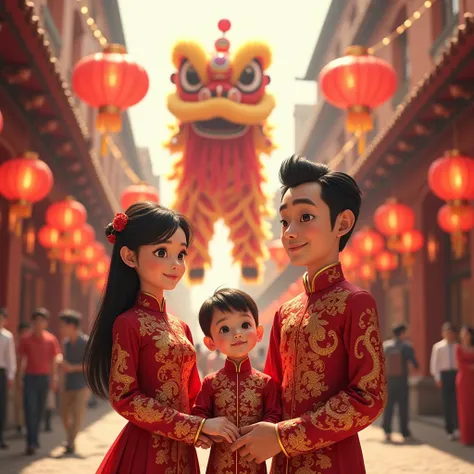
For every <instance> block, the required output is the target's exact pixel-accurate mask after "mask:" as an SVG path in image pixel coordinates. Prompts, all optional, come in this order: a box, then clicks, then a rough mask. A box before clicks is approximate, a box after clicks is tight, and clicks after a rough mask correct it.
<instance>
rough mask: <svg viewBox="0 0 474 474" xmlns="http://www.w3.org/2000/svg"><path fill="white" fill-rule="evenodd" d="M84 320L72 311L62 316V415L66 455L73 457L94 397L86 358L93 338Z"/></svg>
mask: <svg viewBox="0 0 474 474" xmlns="http://www.w3.org/2000/svg"><path fill="white" fill-rule="evenodd" d="M81 319H82V315H81V313H79V312H77V311H74V310H72V309H66V310H64V311H62V312H61V313H60V315H59V324H60V334H61V336H62V338H64V347H63V362H62V365H61V368H62V371H63V373H64V378H63V386H62V387H61V391H60V413H61V419H62V422H63V425H64V429H65V431H66V446H65V451H64V452H65V454H73V453H74V452H75V450H76V436H77V434H78V433H79V431H80V429H81V427H82V422H83V419H84V414H85V412H86V409H87V401H88V399H89V395H90V391H89V388H88V387H87V384H86V379H85V378H84V355H85V352H86V346H87V341H88V340H89V338H88V336H87V335H86V334H84V333H83V332H82V331H81V329H80V325H81Z"/></svg>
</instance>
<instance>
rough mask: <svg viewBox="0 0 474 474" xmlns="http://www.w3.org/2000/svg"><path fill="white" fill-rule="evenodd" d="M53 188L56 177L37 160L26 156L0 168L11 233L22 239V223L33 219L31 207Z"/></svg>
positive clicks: (33, 155) (0, 180)
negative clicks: (7, 204) (8, 206)
mask: <svg viewBox="0 0 474 474" xmlns="http://www.w3.org/2000/svg"><path fill="white" fill-rule="evenodd" d="M52 187H53V173H52V172H51V169H50V168H49V166H48V165H47V164H46V163H45V162H44V161H41V160H40V159H39V158H38V154H37V153H33V152H30V151H27V152H25V153H24V154H23V155H22V156H18V157H16V158H11V159H9V160H7V161H5V162H4V163H2V164H1V165H0V194H2V195H3V197H5V199H7V200H8V201H10V209H9V230H10V232H15V234H16V235H17V236H18V237H19V236H20V235H21V233H22V223H23V221H24V220H25V219H29V218H30V217H31V215H32V206H33V204H35V203H37V202H38V201H41V200H42V199H44V198H45V197H46V196H47V195H48V194H49V192H50V191H51V189H52Z"/></svg>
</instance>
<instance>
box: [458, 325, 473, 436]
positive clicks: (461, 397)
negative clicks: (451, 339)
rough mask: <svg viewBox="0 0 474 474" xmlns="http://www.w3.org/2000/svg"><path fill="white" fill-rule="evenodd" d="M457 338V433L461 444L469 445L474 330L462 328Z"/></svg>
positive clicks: (471, 422)
mask: <svg viewBox="0 0 474 474" xmlns="http://www.w3.org/2000/svg"><path fill="white" fill-rule="evenodd" d="M459 337H460V339H461V344H459V345H458V346H457V348H456V357H457V361H458V373H457V376H456V393H457V400H458V418H459V432H460V441H461V443H463V444H466V445H470V444H474V403H473V402H474V329H472V327H469V326H464V327H463V328H462V329H461V331H460V333H459Z"/></svg>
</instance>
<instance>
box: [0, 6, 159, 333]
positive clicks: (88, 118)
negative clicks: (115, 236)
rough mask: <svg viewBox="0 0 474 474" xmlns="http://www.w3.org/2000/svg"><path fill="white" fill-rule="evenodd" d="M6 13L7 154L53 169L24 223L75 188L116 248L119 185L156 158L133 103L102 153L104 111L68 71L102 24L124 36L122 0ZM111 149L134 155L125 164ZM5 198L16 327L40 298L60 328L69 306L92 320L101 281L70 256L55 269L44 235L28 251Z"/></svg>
mask: <svg viewBox="0 0 474 474" xmlns="http://www.w3.org/2000/svg"><path fill="white" fill-rule="evenodd" d="M91 18H92V19H93V20H94V21H93V22H92V21H91ZM0 22H1V29H0V110H1V112H2V114H3V118H4V129H3V131H2V133H0V163H1V162H4V161H5V160H8V159H10V158H14V157H17V156H22V155H23V154H24V153H25V152H26V151H33V152H35V153H38V155H39V158H40V159H41V160H43V161H45V162H46V163H47V164H48V165H49V167H50V168H51V170H52V172H53V175H54V187H53V189H52V191H51V192H50V194H49V195H48V196H47V197H46V198H45V199H43V200H42V201H40V202H39V203H37V204H35V205H34V206H33V215H32V217H31V219H29V220H28V221H27V222H25V227H24V228H30V227H31V228H34V229H35V230H36V231H37V230H38V229H39V228H40V227H41V226H42V225H44V223H45V211H46V209H47V207H48V206H49V205H50V204H51V203H53V202H55V201H58V200H62V199H64V198H65V197H66V196H69V195H72V196H74V198H75V199H76V200H78V201H79V202H81V203H82V204H83V205H84V206H85V207H86V209H87V212H88V223H89V224H90V225H91V226H92V227H93V228H94V229H95V232H96V239H97V241H99V242H101V243H103V244H104V245H105V246H106V249H107V252H109V253H110V244H108V242H107V240H106V239H105V235H104V228H105V226H106V225H107V224H108V223H109V222H111V220H112V219H113V216H114V214H115V212H117V211H119V210H120V206H119V197H120V194H121V192H122V191H123V190H124V188H125V187H126V186H128V185H130V184H131V183H132V180H131V176H130V170H132V172H133V176H137V177H139V178H140V179H145V177H144V170H145V169H147V167H149V166H150V164H149V163H147V161H146V159H143V158H140V156H139V154H138V152H137V149H136V146H135V142H134V138H133V133H132V129H131V126H130V121H129V118H128V115H127V114H126V113H125V114H123V127H122V132H121V133H119V134H117V135H115V136H114V137H113V140H114V148H113V150H112V149H111V150H109V151H108V152H107V154H106V155H105V156H103V157H101V156H100V137H99V135H98V133H97V132H96V130H95V126H94V123H95V119H96V111H95V110H93V109H91V108H89V107H88V106H87V105H86V104H84V103H82V102H80V101H79V99H77V98H76V97H74V95H73V93H71V85H70V81H71V72H72V70H73V67H74V65H75V64H76V63H77V61H78V60H79V59H80V58H81V57H83V56H86V55H88V54H91V53H94V52H98V51H101V49H102V47H101V44H100V43H99V41H98V40H97V38H98V37H99V35H98V34H97V30H99V32H101V34H102V35H103V37H105V38H107V39H108V41H109V42H117V43H121V44H125V40H124V34H123V30H122V24H121V19H120V13H119V9H118V4H117V1H116V0H106V1H96V0H93V1H92V0H90V1H80V2H79V1H75V0H74V1H69V0H48V1H46V0H39V1H35V2H33V1H29V0H6V1H4V2H0ZM112 151H114V153H115V155H116V154H117V153H119V154H120V156H121V157H126V158H125V165H124V162H120V160H118V159H117V157H116V156H115V155H114V153H112ZM147 159H148V161H149V157H148V158H147ZM127 170H128V171H127ZM0 208H1V214H2V216H3V222H2V226H1V229H0V242H1V245H0V306H6V307H7V308H8V311H9V314H10V317H9V321H8V325H9V327H10V329H11V330H12V331H13V332H16V330H17V326H18V323H19V322H20V321H21V322H23V321H29V318H30V316H31V313H32V311H33V309H34V308H35V307H39V306H44V307H46V308H48V309H49V310H50V311H51V314H52V316H53V317H52V321H51V325H50V326H51V329H52V330H53V331H55V330H56V329H57V322H58V320H57V315H58V312H59V311H60V310H61V309H64V308H67V307H72V308H74V309H76V310H79V311H81V312H82V313H83V314H84V316H85V318H84V329H87V328H88V327H89V324H90V320H91V318H92V317H93V315H94V312H95V310H96V307H97V303H98V299H99V297H100V293H99V291H97V290H96V289H95V287H94V285H93V284H89V285H84V284H81V283H80V282H79V281H78V279H77V278H76V275H75V273H74V271H72V270H71V268H70V267H68V266H66V265H60V266H59V267H58V269H57V271H56V272H55V273H51V272H50V265H49V262H48V258H47V252H46V250H45V249H44V248H42V247H41V246H40V245H38V243H37V244H36V245H35V249H34V251H33V252H32V253H31V254H29V253H28V252H27V251H26V245H25V233H23V235H22V236H17V235H15V234H14V233H11V232H10V231H9V229H8V213H9V209H10V203H9V202H8V201H7V200H5V199H4V198H3V197H0Z"/></svg>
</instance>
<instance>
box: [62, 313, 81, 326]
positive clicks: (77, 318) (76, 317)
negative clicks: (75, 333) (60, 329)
mask: <svg viewBox="0 0 474 474" xmlns="http://www.w3.org/2000/svg"><path fill="white" fill-rule="evenodd" d="M81 319H82V314H81V313H79V311H75V310H73V309H65V310H63V311H61V312H60V313H59V320H60V321H63V322H64V323H66V324H72V325H74V326H76V327H77V328H78V327H79V326H80V324H81Z"/></svg>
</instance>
